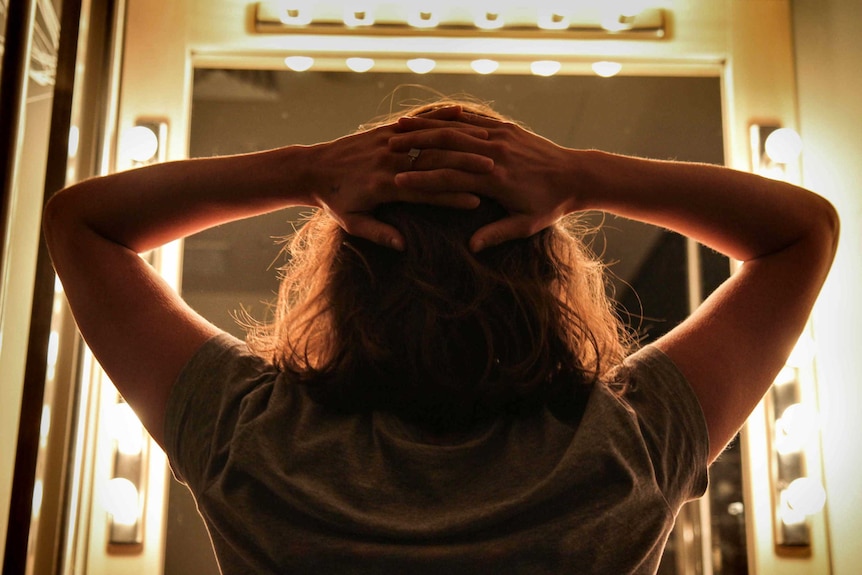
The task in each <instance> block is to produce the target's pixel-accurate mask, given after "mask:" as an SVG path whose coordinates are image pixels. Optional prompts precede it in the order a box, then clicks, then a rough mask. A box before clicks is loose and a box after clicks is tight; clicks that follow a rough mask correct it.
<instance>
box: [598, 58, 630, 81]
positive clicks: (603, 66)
mask: <svg viewBox="0 0 862 575" xmlns="http://www.w3.org/2000/svg"><path fill="white" fill-rule="evenodd" d="M592 68H593V72H595V73H596V74H597V75H599V76H601V77H602V78H610V77H611V76H616V75H617V74H619V73H620V70H622V69H623V65H622V64H620V63H619V62H608V61H607V60H603V61H601V62H593V65H592Z"/></svg>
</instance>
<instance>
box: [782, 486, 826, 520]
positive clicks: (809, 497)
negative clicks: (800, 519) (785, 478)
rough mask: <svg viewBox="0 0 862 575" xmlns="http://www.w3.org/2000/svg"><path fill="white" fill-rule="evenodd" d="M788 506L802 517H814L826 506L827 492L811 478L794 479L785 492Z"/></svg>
mask: <svg viewBox="0 0 862 575" xmlns="http://www.w3.org/2000/svg"><path fill="white" fill-rule="evenodd" d="M784 494H785V496H786V501H787V506H788V507H789V508H790V509H793V510H794V511H797V512H799V513H801V514H802V515H814V514H815V513H817V512H819V511H820V510H821V509H823V506H824V505H825V504H826V490H825V489H823V486H822V485H821V484H820V482H819V481H817V480H816V479H813V478H811V477H800V478H798V479H794V480H793V481H791V482H790V485H788V486H787V489H785V490H784Z"/></svg>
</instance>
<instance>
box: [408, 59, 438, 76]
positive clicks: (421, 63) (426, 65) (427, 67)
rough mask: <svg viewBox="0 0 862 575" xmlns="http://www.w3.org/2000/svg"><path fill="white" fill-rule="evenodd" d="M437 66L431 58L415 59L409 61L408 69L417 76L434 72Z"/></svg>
mask: <svg viewBox="0 0 862 575" xmlns="http://www.w3.org/2000/svg"><path fill="white" fill-rule="evenodd" d="M436 65H437V62H435V61H434V60H432V59H431V58H413V59H412V60H407V67H408V68H410V70H411V71H412V72H415V73H417V74H427V73H428V72H430V71H431V70H433V69H434V66H436Z"/></svg>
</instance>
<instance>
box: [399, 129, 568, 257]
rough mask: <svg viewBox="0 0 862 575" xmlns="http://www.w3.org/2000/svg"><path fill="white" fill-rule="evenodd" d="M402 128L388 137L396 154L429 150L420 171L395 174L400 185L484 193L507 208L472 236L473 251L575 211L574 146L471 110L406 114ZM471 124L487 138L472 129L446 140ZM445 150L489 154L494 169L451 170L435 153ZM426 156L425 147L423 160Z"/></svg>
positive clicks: (431, 190)
mask: <svg viewBox="0 0 862 575" xmlns="http://www.w3.org/2000/svg"><path fill="white" fill-rule="evenodd" d="M452 120H456V121H452ZM398 126H399V128H400V129H401V130H402V132H403V133H402V134H401V135H399V136H395V137H393V138H392V139H391V140H390V145H391V147H392V149H393V150H394V151H395V152H398V153H403V152H404V151H405V150H409V149H410V148H418V149H422V150H428V152H427V162H426V163H424V165H423V166H422V167H421V168H420V169H419V170H414V171H409V172H404V173H401V174H399V175H398V176H396V178H395V181H396V183H397V184H398V185H399V186H401V187H403V188H404V189H405V190H417V191H421V192H422V193H426V194H441V193H444V192H445V191H450V192H451V191H457V192H461V193H469V194H475V195H477V196H485V197H489V198H493V199H494V200H496V201H498V202H499V203H500V204H501V205H502V206H503V207H504V208H505V209H506V210H507V211H508V212H509V215H508V217H505V218H503V219H501V220H499V221H497V222H494V223H491V224H489V225H487V226H485V227H483V228H481V229H479V230H477V231H476V233H475V234H474V235H473V237H472V238H471V240H470V248H471V249H472V250H473V251H480V250H482V249H485V248H487V247H491V246H494V245H497V244H500V243H503V242H505V241H508V240H512V239H515V238H523V237H528V236H530V235H533V234H535V233H536V232H538V231H540V230H542V229H544V228H546V227H548V226H550V225H552V224H553V223H554V222H556V221H557V220H559V219H560V218H561V217H563V216H564V215H566V214H567V213H569V212H571V211H574V210H575V198H574V192H575V190H573V189H572V188H573V187H574V186H573V185H572V181H571V179H570V178H571V175H572V173H576V172H573V171H572V170H571V169H570V168H572V167H573V160H574V159H575V156H574V154H573V151H572V150H569V149H567V148H563V147H561V146H558V145H557V144H555V143H553V142H551V141H550V140H547V139H545V138H543V137H541V136H538V135H536V134H534V133H532V132H529V131H527V130H525V129H523V128H521V127H520V126H518V125H517V124H513V123H510V122H503V121H499V120H495V119H492V118H487V117H483V116H478V115H474V114H468V113H462V114H459V115H458V116H457V117H456V118H447V119H444V118H434V117H430V116H427V115H425V116H420V117H412V118H402V119H401V120H399V122H398ZM467 126H470V127H475V128H483V129H484V130H486V131H487V134H488V135H487V138H480V137H476V136H474V135H473V134H472V133H470V132H468V131H465V132H463V136H464V137H461V138H457V139H454V138H452V139H448V138H447V136H448V135H449V132H448V131H447V130H462V129H464V127H467ZM446 150H451V151H460V152H469V153H472V154H479V155H482V156H486V157H488V158H490V159H492V160H493V166H494V167H493V170H491V171H488V172H484V173H482V172H466V171H453V170H451V169H448V167H447V166H443V165H437V164H436V163H435V162H434V159H435V158H436V154H439V153H442V152H443V151H446ZM425 156H426V152H425V151H423V159H424V158H425Z"/></svg>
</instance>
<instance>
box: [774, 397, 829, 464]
mask: <svg viewBox="0 0 862 575" xmlns="http://www.w3.org/2000/svg"><path fill="white" fill-rule="evenodd" d="M819 429H820V422H819V417H818V414H817V411H815V410H814V408H813V407H811V406H809V405H803V404H801V403H794V404H792V405H789V406H787V409H785V410H784V413H782V414H781V417H779V418H778V419H777V420H776V421H775V449H776V450H777V451H778V453H780V454H782V455H787V454H789V453H796V452H799V451H802V449H803V448H804V447H805V444H806V442H807V441H808V440H809V439H810V438H811V437H813V436H814V434H816V433H817V431H818V430H819Z"/></svg>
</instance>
